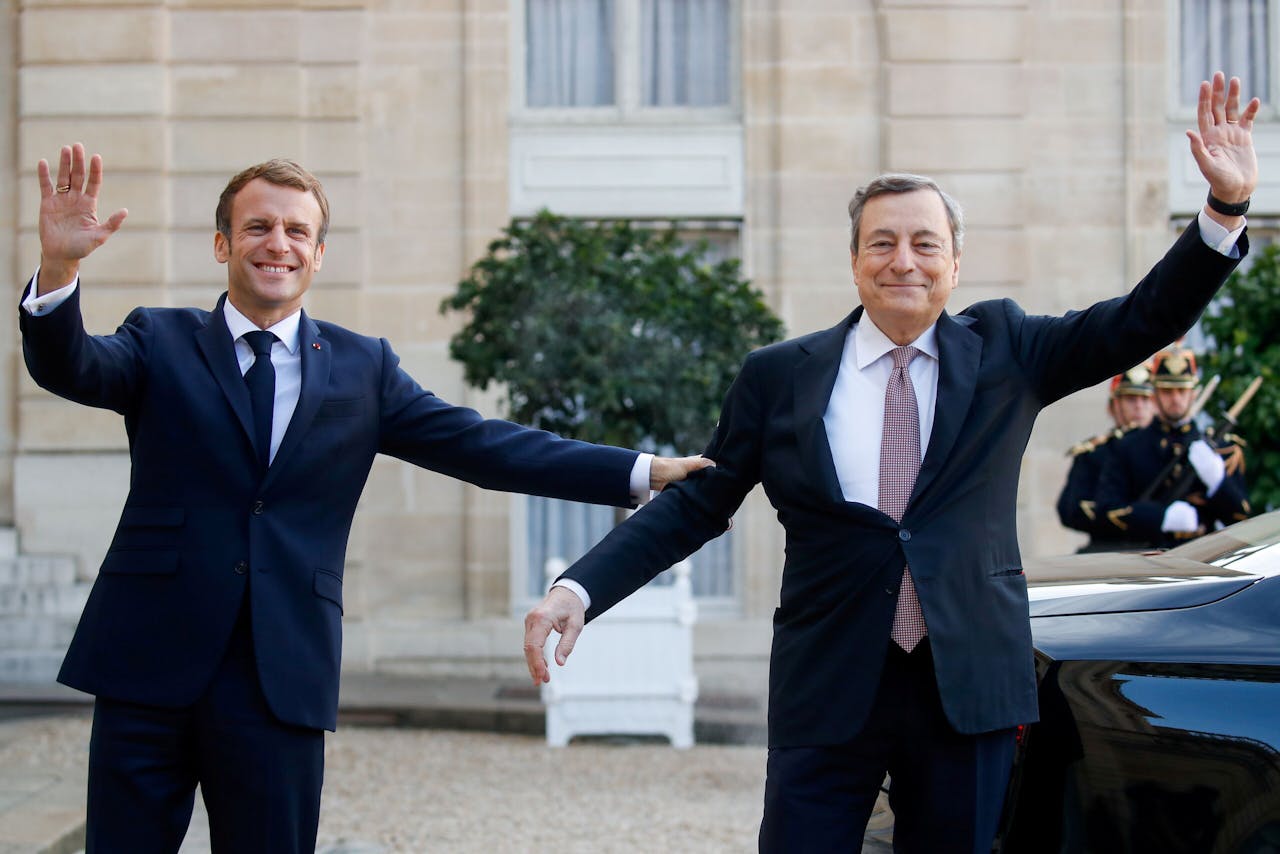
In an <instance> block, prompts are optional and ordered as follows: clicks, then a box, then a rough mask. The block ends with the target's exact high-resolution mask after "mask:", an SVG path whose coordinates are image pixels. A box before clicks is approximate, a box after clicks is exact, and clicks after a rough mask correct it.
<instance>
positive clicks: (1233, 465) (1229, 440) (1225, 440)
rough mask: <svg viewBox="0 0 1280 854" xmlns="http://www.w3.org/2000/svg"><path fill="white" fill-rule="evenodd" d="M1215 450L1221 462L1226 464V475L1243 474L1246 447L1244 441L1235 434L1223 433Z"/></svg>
mask: <svg viewBox="0 0 1280 854" xmlns="http://www.w3.org/2000/svg"><path fill="white" fill-rule="evenodd" d="M1217 444H1218V447H1217V448H1215V449H1214V450H1216V451H1217V452H1218V455H1219V456H1221V457H1222V461H1223V462H1225V463H1226V464H1227V474H1229V475H1233V474H1237V473H1241V474H1243V473H1244V449H1245V448H1247V447H1248V445H1247V444H1246V443H1245V441H1244V439H1241V438H1240V437H1239V436H1237V435H1236V434H1235V433H1223V434H1222V436H1220V437H1219V438H1218V442H1217Z"/></svg>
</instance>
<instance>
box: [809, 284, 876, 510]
mask: <svg viewBox="0 0 1280 854" xmlns="http://www.w3.org/2000/svg"><path fill="white" fill-rule="evenodd" d="M861 311H862V309H861V308H858V309H856V310H855V311H854V312H853V314H851V315H849V316H848V317H846V318H845V319H844V320H842V321H841V322H840V323H839V324H837V325H836V326H833V327H832V328H830V329H828V330H826V331H825V332H821V333H818V334H817V335H815V336H814V337H812V338H810V339H808V340H807V341H806V342H805V343H804V344H802V345H801V346H802V347H803V348H804V349H805V350H806V351H807V352H808V355H807V356H806V357H805V358H804V359H802V360H801V361H800V363H799V364H798V365H797V366H796V371H795V386H794V388H795V429H796V439H797V441H798V442H799V447H800V457H801V460H802V461H803V463H804V466H805V468H806V469H807V470H808V472H809V474H810V477H811V478H812V479H813V481H812V482H814V483H816V484H818V488H819V490H820V493H821V494H822V495H823V496H824V497H825V498H827V499H828V500H830V501H835V502H838V503H841V504H843V503H844V495H843V493H842V492H841V491H840V479H839V477H838V476H837V475H836V465H835V461H834V460H833V459H832V457H831V445H830V443H829V442H828V441H827V426H826V423H825V422H824V421H823V420H822V419H823V416H824V415H826V412H827V404H828V403H829V402H830V400H831V390H832V389H833V388H834V387H835V384H836V375H837V374H838V373H839V371H840V357H841V355H842V354H843V353H844V340H845V336H846V335H848V333H849V326H850V325H851V324H852V323H853V322H854V321H856V320H857V317H858V314H859V312H861Z"/></svg>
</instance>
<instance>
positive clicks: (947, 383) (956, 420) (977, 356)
mask: <svg viewBox="0 0 1280 854" xmlns="http://www.w3.org/2000/svg"><path fill="white" fill-rule="evenodd" d="M972 322H973V321H972V320H971V319H969V318H967V317H960V318H953V317H952V316H951V315H949V314H947V313H946V312H945V311H944V312H943V313H942V316H941V317H939V318H938V333H937V334H938V398H937V403H936V404H935V405H934V407H933V432H932V434H931V435H930V436H929V447H928V448H927V449H926V451H925V455H924V460H922V461H921V463H920V474H919V475H917V476H916V485H915V488H914V489H913V490H912V492H911V502H912V503H914V502H915V500H916V498H917V497H918V496H920V495H921V494H922V493H923V492H924V491H925V490H926V489H927V488H928V487H929V484H930V483H932V482H933V479H934V478H936V477H937V476H938V472H940V471H941V470H942V466H943V464H944V463H946V461H947V456H948V455H949V454H950V453H951V448H952V447H953V446H954V445H955V443H956V439H957V438H959V436H960V427H961V426H962V425H963V424H964V419H965V415H966V414H967V413H968V412H969V404H970V403H971V402H972V401H973V390H974V388H975V387H976V386H977V384H978V363H979V361H980V360H981V357H982V338H981V337H980V336H978V335H977V334H976V333H974V332H973V331H971V330H970V329H968V326H969V324H970V323H972ZM908 506H910V505H908Z"/></svg>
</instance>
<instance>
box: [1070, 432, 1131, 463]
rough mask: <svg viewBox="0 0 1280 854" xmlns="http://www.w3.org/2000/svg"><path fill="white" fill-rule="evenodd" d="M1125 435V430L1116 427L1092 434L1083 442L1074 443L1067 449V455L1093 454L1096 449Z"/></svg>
mask: <svg viewBox="0 0 1280 854" xmlns="http://www.w3.org/2000/svg"><path fill="white" fill-rule="evenodd" d="M1123 435H1124V433H1123V432H1121V431H1120V430H1119V429H1115V430H1110V431H1108V432H1106V433H1100V434H1098V435H1097V436H1091V437H1090V438H1088V439H1085V440H1084V441H1083V442H1076V443H1075V444H1074V445H1072V446H1071V447H1070V448H1069V449H1068V450H1067V456H1068V457H1078V456H1080V455H1081V454H1091V453H1093V452H1094V451H1096V450H1098V449H1099V448H1101V447H1102V446H1103V445H1105V444H1107V442H1110V441H1111V440H1112V439H1118V438H1120V437H1121V436H1123Z"/></svg>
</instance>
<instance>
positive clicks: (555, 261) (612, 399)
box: [440, 211, 782, 453]
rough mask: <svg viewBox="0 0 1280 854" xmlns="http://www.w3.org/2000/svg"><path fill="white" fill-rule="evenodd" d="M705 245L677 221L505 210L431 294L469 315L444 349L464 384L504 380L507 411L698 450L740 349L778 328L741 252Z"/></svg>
mask: <svg viewBox="0 0 1280 854" xmlns="http://www.w3.org/2000/svg"><path fill="white" fill-rule="evenodd" d="M706 254H707V247H706V245H705V244H700V245H698V246H689V245H687V244H686V243H685V242H684V241H683V240H682V239H681V237H680V236H679V235H678V234H677V233H676V231H675V230H674V229H666V230H661V231H659V230H654V229H650V228H645V227H642V226H637V225H635V224H633V223H629V222H601V223H588V222H583V221H581V220H576V219H571V218H567V217H561V216H556V215H554V214H551V213H548V212H546V211H543V212H540V213H539V214H538V215H537V216H535V217H534V218H533V219H531V220H513V221H512V222H511V224H510V225H509V226H507V228H506V229H504V231H503V235H502V237H500V238H498V239H497V240H495V241H493V242H492V243H490V244H489V249H488V252H487V253H486V254H485V256H484V257H483V258H481V259H480V260H479V261H477V262H476V263H475V264H474V265H473V266H472V268H471V270H470V273H469V275H468V276H467V277H466V278H465V279H463V280H462V281H461V282H459V283H458V288H457V291H456V292H455V293H454V294H453V296H450V297H448V298H447V299H445V300H444V301H443V302H442V303H441V306H440V311H441V312H442V313H445V312H448V311H466V312H469V313H470V319H469V321H468V322H467V324H466V325H465V326H464V327H463V328H462V329H461V330H459V331H458V333H457V334H455V335H454V336H453V338H452V340H451V341H450V344H449V354H450V355H451V356H452V357H453V358H454V359H456V360H458V361H459V362H461V363H462V364H463V366H464V367H465V373H466V379H467V382H469V383H471V384H472V385H475V386H478V387H479V388H481V389H484V388H487V387H488V385H489V383H491V382H500V383H503V384H504V385H505V386H506V404H507V409H508V416H509V417H510V418H512V419H513V420H515V421H520V422H522V423H525V424H530V425H533V426H535V427H541V428H543V429H545V430H551V431H552V432H555V433H559V434H561V435H563V436H569V437H572V438H577V439H583V440H585V441H589V442H600V443H605V444H611V445H619V446H621V447H628V448H647V449H651V450H656V449H664V450H665V449H674V450H675V451H676V452H678V453H697V452H699V451H701V450H702V449H703V447H704V446H705V444H706V442H707V440H708V439H709V438H710V436H711V431H712V429H713V427H714V426H715V422H716V417H717V415H718V413H719V410H720V401H721V398H722V397H723V395H724V393H725V391H726V390H727V389H728V387H729V383H730V382H731V381H732V379H733V376H734V375H735V373H736V372H737V369H738V367H739V365H740V364H741V362H742V359H743V357H744V356H746V354H747V352H748V351H750V350H751V349H753V348H755V347H758V346H760V345H762V344H767V343H769V342H772V341H776V340H778V339H779V338H781V337H782V323H781V321H779V320H778V318H777V317H775V316H774V315H773V313H772V312H771V311H770V310H769V308H768V306H766V305H765V303H764V301H763V300H762V299H761V296H760V294H759V293H758V292H757V291H755V290H754V289H753V288H752V287H751V285H750V283H749V282H747V281H746V280H744V279H743V278H742V277H741V275H740V269H739V265H738V262H737V260H733V259H730V260H724V261H719V262H718V263H709V262H708V261H707V260H706Z"/></svg>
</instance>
